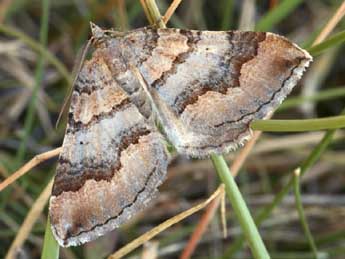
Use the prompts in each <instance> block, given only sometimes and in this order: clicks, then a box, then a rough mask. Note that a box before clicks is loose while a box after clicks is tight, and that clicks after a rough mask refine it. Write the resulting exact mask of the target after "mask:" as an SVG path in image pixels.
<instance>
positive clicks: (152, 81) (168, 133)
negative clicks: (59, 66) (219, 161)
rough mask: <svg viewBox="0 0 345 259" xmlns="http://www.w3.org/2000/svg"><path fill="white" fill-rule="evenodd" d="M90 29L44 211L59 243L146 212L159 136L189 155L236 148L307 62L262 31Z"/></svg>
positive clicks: (159, 157) (157, 168) (163, 159)
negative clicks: (88, 51) (86, 53)
mask: <svg viewBox="0 0 345 259" xmlns="http://www.w3.org/2000/svg"><path fill="white" fill-rule="evenodd" d="M91 27H92V34H93V36H92V46H93V52H92V57H91V58H90V59H88V60H85V61H84V63H83V65H82V67H81V69H80V71H79V73H78V75H77V78H76V82H75V85H74V89H73V92H72V96H71V105H70V110H69V113H68V122H67V128H66V133H65V137H64V141H63V148H62V152H61V154H60V157H59V159H58V165H57V169H56V171H57V172H56V176H55V182H54V186H53V190H52V195H51V198H50V205H49V216H50V220H51V225H52V231H53V234H54V236H55V238H56V240H57V241H58V242H59V244H60V245H61V246H76V245H80V244H83V243H85V242H88V241H91V240H94V239H96V238H97V237H99V236H101V235H104V234H105V233H106V232H109V231H111V230H113V229H114V228H116V227H118V226H120V225H121V224H122V223H124V222H126V221H127V220H128V219H129V218H130V217H132V216H133V215H134V214H136V213H137V212H138V211H140V210H142V209H143V208H144V207H146V205H147V204H148V202H149V201H150V200H151V199H152V197H154V195H155V194H156V192H157V187H158V186H159V185H160V184H161V183H162V182H163V181H164V178H165V175H166V172H167V165H168V160H169V154H168V151H167V149H166V142H165V138H167V139H168V140H169V141H170V142H171V143H172V144H173V145H174V147H175V148H176V150H177V152H179V153H180V154H184V155H186V156H189V157H200V158H203V157H207V156H209V155H210V154H212V153H218V154H220V153H223V152H228V151H230V150H234V149H235V148H236V147H238V146H240V145H242V144H243V143H244V142H245V141H246V140H247V139H248V138H249V137H250V135H251V130H250V127H249V124H250V122H252V121H253V120H255V119H262V118H265V117H266V116H267V115H268V114H269V113H270V112H272V111H273V110H274V109H275V108H277V106H278V105H279V104H280V103H281V102H282V100H283V99H284V98H285V97H286V95H287V94H289V93H290V91H291V90H292V88H293V87H294V86H295V85H296V83H297V82H298V80H299V79H300V78H301V76H302V74H303V72H304V70H305V69H306V67H308V65H309V63H310V62H311V61H312V57H311V56H310V55H309V54H308V53H307V52H306V51H305V50H303V49H301V48H300V47H298V46H297V45H296V44H294V43H291V42H290V41H289V40H287V39H286V38H284V37H282V36H278V35H276V34H273V33H269V32H250V31H247V32H244V31H196V30H182V29H173V28H169V29H154V28H140V29H136V30H133V31H129V32H125V33H123V32H117V31H109V30H102V29H100V28H99V27H97V26H96V25H94V24H92V26H91ZM155 118H158V120H159V122H160V124H161V125H162V126H163V133H162V132H160V131H159V130H158V129H157V127H156V126H155Z"/></svg>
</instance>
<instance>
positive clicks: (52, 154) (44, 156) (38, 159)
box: [0, 147, 62, 192]
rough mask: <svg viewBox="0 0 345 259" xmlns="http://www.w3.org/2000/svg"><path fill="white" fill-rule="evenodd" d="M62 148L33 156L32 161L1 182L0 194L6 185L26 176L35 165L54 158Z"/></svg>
mask: <svg viewBox="0 0 345 259" xmlns="http://www.w3.org/2000/svg"><path fill="white" fill-rule="evenodd" d="M61 149H62V147H59V148H56V149H53V150H50V151H47V152H44V153H42V154H39V155H37V156H35V157H34V158H33V159H31V160H30V161H29V162H27V163H26V164H25V165H23V166H22V167H21V168H20V169H19V170H17V171H16V172H14V173H13V174H12V175H11V176H9V177H8V178H6V179H5V180H4V181H3V182H1V183H0V192H1V191H2V190H3V189H5V188H6V187H7V186H8V185H10V184H11V183H13V182H14V181H16V180H17V179H18V178H20V177H21V176H23V175H24V174H26V173H27V172H28V171H30V170H31V169H32V168H34V167H35V166H36V165H38V164H40V163H42V162H44V161H45V160H47V159H49V158H52V157H55V156H57V155H59V154H60V152H61Z"/></svg>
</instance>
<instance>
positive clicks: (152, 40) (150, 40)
mask: <svg viewBox="0 0 345 259" xmlns="http://www.w3.org/2000/svg"><path fill="white" fill-rule="evenodd" d="M143 32H144V34H145V40H144V46H143V49H142V56H141V57H140V58H139V59H138V61H137V64H136V66H137V67H140V65H141V64H142V63H144V62H145V61H146V60H148V59H149V58H150V57H151V56H152V52H153V50H154V49H155V48H156V47H157V44H158V39H159V34H158V31H157V29H155V28H147V29H145V30H143Z"/></svg>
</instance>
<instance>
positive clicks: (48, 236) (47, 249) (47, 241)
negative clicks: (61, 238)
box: [41, 217, 60, 259]
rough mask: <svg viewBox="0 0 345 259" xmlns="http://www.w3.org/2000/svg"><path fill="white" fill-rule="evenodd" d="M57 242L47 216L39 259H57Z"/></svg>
mask: <svg viewBox="0 0 345 259" xmlns="http://www.w3.org/2000/svg"><path fill="white" fill-rule="evenodd" d="M59 250H60V249H59V244H58V243H57V242H56V240H55V238H54V236H53V232H52V230H51V226H50V220H49V217H48V219H47V224H46V230H45V233H44V241H43V249H42V254H41V259H58V258H59V252H60V251H59Z"/></svg>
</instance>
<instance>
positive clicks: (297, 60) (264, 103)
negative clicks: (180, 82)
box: [214, 58, 307, 128]
mask: <svg viewBox="0 0 345 259" xmlns="http://www.w3.org/2000/svg"><path fill="white" fill-rule="evenodd" d="M304 60H307V58H297V59H296V65H294V66H293V67H292V68H291V69H290V74H289V75H288V76H287V77H286V78H285V79H284V80H283V81H282V83H281V86H280V87H279V88H278V89H277V90H276V91H274V92H273V93H272V95H271V97H270V98H269V99H268V100H267V101H265V102H263V103H261V104H260V105H259V106H258V108H257V109H256V110H254V111H252V112H249V113H245V114H243V115H242V116H241V117H240V118H238V119H236V120H228V121H224V122H222V123H219V124H216V125H214V127H215V128H219V127H221V126H224V125H225V124H231V123H237V122H240V121H241V120H243V119H244V118H245V117H247V116H250V115H254V114H255V113H257V112H259V111H260V110H261V109H262V108H263V107H264V106H265V105H268V104H270V103H271V102H272V101H273V100H274V98H275V97H276V95H277V94H279V93H280V91H281V90H282V89H284V86H285V83H286V81H287V80H289V78H290V77H291V76H292V75H293V74H294V72H295V70H296V69H297V68H299V67H300V65H301V63H302V62H303V61H304ZM287 62H290V61H287Z"/></svg>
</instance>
